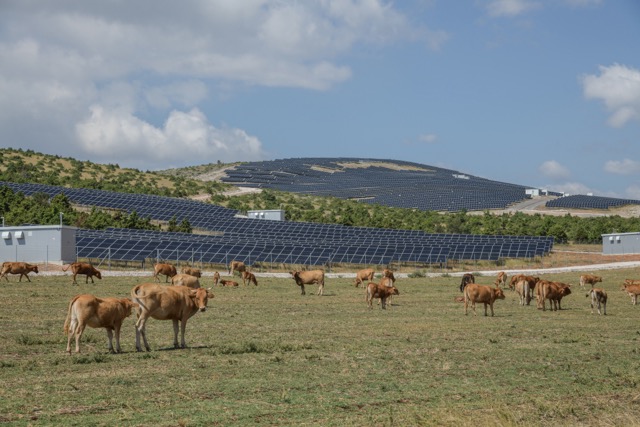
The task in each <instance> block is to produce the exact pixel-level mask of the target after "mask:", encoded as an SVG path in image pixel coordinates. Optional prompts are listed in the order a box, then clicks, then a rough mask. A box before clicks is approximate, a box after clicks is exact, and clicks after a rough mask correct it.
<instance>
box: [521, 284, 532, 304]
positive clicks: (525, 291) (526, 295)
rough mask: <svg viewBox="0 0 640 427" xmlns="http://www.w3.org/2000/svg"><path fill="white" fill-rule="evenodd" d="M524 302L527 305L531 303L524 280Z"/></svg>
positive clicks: (527, 285)
mask: <svg viewBox="0 0 640 427" xmlns="http://www.w3.org/2000/svg"><path fill="white" fill-rule="evenodd" d="M523 292H524V302H525V304H527V305H529V303H531V296H530V295H529V281H528V280H525V282H524V291H523Z"/></svg>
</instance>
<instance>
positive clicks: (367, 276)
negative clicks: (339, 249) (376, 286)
mask: <svg viewBox="0 0 640 427" xmlns="http://www.w3.org/2000/svg"><path fill="white" fill-rule="evenodd" d="M375 274H376V271H375V270H374V269H373V268H365V269H364V270H360V271H358V272H357V273H356V279H355V282H354V285H353V286H355V287H356V288H357V287H359V286H360V283H362V284H363V285H364V282H365V280H366V281H367V282H370V281H372V280H373V276H375ZM383 277H384V276H383Z"/></svg>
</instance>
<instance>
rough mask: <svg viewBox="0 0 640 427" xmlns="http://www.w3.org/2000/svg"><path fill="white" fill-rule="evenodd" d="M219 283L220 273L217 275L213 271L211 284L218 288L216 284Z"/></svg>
mask: <svg viewBox="0 0 640 427" xmlns="http://www.w3.org/2000/svg"><path fill="white" fill-rule="evenodd" d="M219 281H220V273H218V272H217V271H215V272H214V273H213V284H214V285H216V286H218V282H219Z"/></svg>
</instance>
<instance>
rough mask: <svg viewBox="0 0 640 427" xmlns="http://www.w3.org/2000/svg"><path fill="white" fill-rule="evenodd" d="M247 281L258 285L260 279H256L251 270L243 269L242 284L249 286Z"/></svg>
mask: <svg viewBox="0 0 640 427" xmlns="http://www.w3.org/2000/svg"><path fill="white" fill-rule="evenodd" d="M247 282H248V283H253V284H254V285H256V286H258V280H257V279H256V275H255V274H253V273H252V272H250V271H243V272H242V284H243V285H245V286H247Z"/></svg>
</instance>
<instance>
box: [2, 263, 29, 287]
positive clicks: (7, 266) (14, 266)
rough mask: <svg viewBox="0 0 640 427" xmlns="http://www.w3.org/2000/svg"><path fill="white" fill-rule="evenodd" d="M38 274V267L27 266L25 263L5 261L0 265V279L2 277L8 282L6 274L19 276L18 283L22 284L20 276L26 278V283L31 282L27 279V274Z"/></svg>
mask: <svg viewBox="0 0 640 427" xmlns="http://www.w3.org/2000/svg"><path fill="white" fill-rule="evenodd" d="M32 271H33V272H34V273H36V274H37V273H38V266H37V265H35V264H29V263H26V262H11V261H5V262H3V263H2V270H1V271H0V279H1V278H3V277H4V279H5V280H6V281H7V282H8V281H9V278H7V274H19V275H20V278H19V279H18V281H19V282H22V276H24V277H26V278H27V281H29V282H30V281H31V279H29V273H31V272H32Z"/></svg>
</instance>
